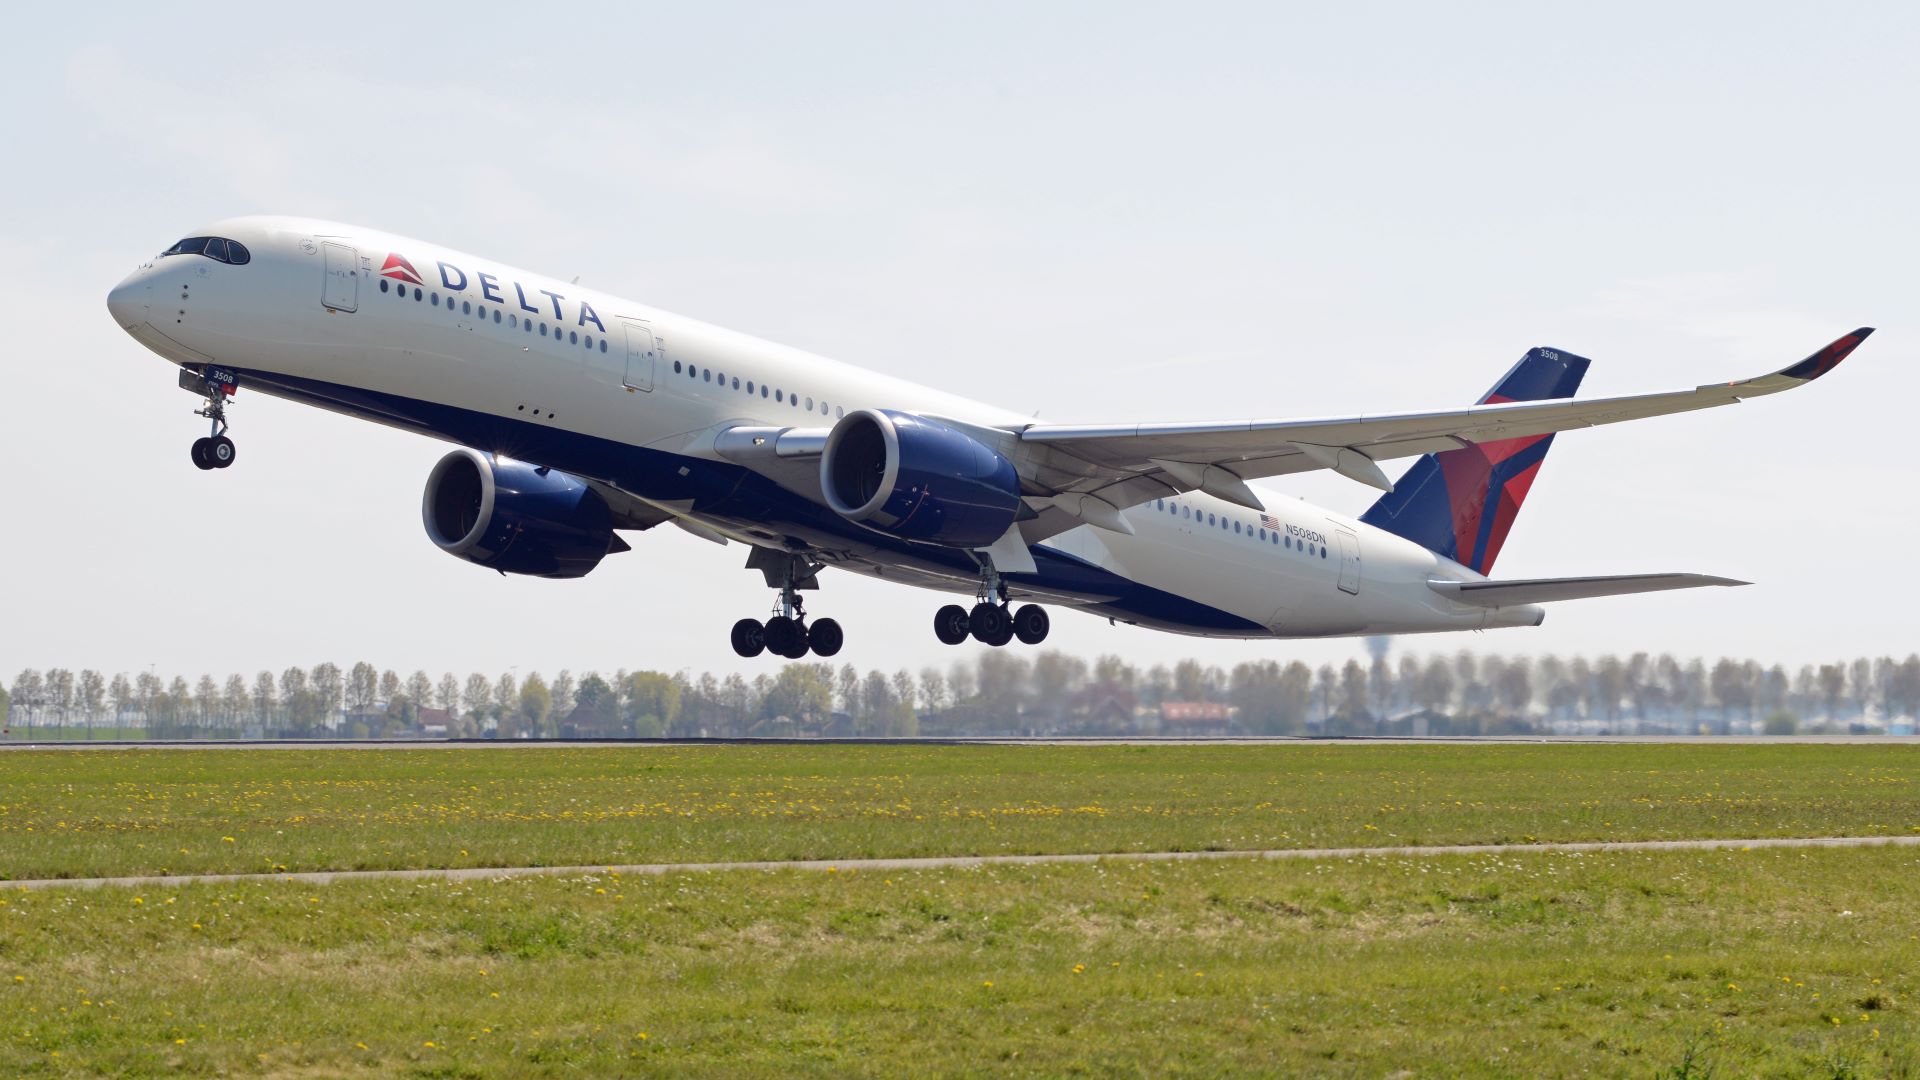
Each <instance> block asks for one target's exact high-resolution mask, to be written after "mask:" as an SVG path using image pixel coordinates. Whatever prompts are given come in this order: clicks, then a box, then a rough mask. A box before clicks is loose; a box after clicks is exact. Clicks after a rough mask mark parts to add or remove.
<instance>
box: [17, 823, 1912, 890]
mask: <svg viewBox="0 0 1920 1080" xmlns="http://www.w3.org/2000/svg"><path fill="white" fill-rule="evenodd" d="M1874 845H1898V846H1902V847H1907V846H1920V836H1808V837H1792V836H1789V837H1782V836H1774V837H1752V838H1739V837H1734V838H1728V839H1718V840H1619V841H1602V840H1595V841H1579V842H1569V843H1558V844H1554V843H1545V844H1434V845H1430V846H1422V847H1348V848H1271V849H1267V850H1264V851H1121V852H1104V853H1095V854H1058V855H941V856H927V857H922V858H908V859H797V860H790V861H780V860H766V861H749V862H707V863H636V864H632V865H627V866H484V867H461V868H457V869H437V870H435V869H429V870H316V871H309V872H304V873H292V874H172V875H150V876H137V877H99V878H44V879H40V880H31V881H7V882H0V888H5V889H63V888H64V889H91V888H99V887H101V886H105V885H122V886H129V885H137V886H141V887H143V888H166V887H168V886H173V885H190V884H193V883H196V882H200V883H223V882H245V881H295V882H303V883H307V884H313V885H326V884H330V883H332V882H336V881H359V880H366V879H374V878H397V879H402V880H404V879H420V878H443V879H447V880H453V881H472V880H489V879H493V878H508V877H528V876H532V875H536V874H545V875H561V876H565V875H582V874H604V873H617V874H684V873H697V872H702V871H708V872H710V871H722V870H815V871H826V870H833V871H853V870H929V869H941V868H946V867H969V866H1042V865H1047V864H1050V863H1091V862H1101V861H1112V862H1183V861H1197V860H1202V859H1354V858H1366V857H1378V856H1383V855H1384V856H1395V857H1416V858H1418V857H1428V856H1434V855H1505V854H1527V853H1532V852H1563V853H1564V852H1578V851H1706V850H1713V849H1717V848H1735V849H1739V850H1748V849H1759V848H1806V847H1870V846H1874Z"/></svg>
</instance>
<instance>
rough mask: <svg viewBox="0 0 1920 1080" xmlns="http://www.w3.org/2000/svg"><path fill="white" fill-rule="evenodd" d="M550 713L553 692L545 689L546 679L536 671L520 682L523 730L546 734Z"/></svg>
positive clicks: (551, 710) (551, 712)
mask: <svg viewBox="0 0 1920 1080" xmlns="http://www.w3.org/2000/svg"><path fill="white" fill-rule="evenodd" d="M551 715H553V694H552V693H551V692H550V691H548V690H547V680H545V679H543V678H541V677H540V673H539V672H537V671H536V672H534V673H533V674H531V675H528V676H527V681H526V682H523V683H521V684H520V722H521V723H522V724H524V725H525V727H524V730H526V731H530V732H533V733H534V734H535V735H546V734H547V733H548V732H547V718H548V717H549V716H551Z"/></svg>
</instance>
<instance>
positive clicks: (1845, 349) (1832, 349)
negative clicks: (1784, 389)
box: [1777, 326, 1873, 382]
mask: <svg viewBox="0 0 1920 1080" xmlns="http://www.w3.org/2000/svg"><path fill="white" fill-rule="evenodd" d="M1871 333H1873V327H1871V326H1863V327H1861V328H1860V329H1858V330H1855V331H1854V332H1853V333H1851V334H1848V335H1846V336H1844V337H1841V338H1838V339H1836V340H1835V341H1833V342H1832V343H1830V344H1828V345H1827V347H1826V348H1824V349H1821V350H1820V351H1819V352H1817V353H1814V354H1813V355H1812V356H1809V357H1807V358H1806V359H1805V360H1802V361H1800V362H1799V363H1797V364H1795V365H1793V366H1792V367H1790V368H1784V369H1782V370H1781V371H1779V372H1777V374H1780V375H1785V376H1786V377H1787V378H1789V379H1800V380H1802V381H1804V382H1812V381H1813V380H1815V379H1817V378H1819V377H1820V376H1822V375H1825V374H1826V373H1827V372H1829V371H1832V370H1833V369H1834V368H1837V367H1839V366H1840V361H1842V360H1845V359H1846V358H1847V354H1848V353H1851V352H1852V351H1853V350H1855V349H1857V348H1859V347H1860V343H1861V342H1863V341H1865V340H1867V335H1869V334H1871Z"/></svg>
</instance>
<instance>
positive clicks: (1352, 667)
mask: <svg viewBox="0 0 1920 1080" xmlns="http://www.w3.org/2000/svg"><path fill="white" fill-rule="evenodd" d="M1340 712H1341V714H1342V715H1343V716H1345V717H1346V719H1347V721H1348V722H1349V723H1357V722H1358V721H1360V720H1361V719H1363V718H1370V714H1369V713H1368V712H1367V669H1366V668H1363V667H1361V666H1360V661H1358V660H1349V661H1347V662H1346V664H1345V666H1343V667H1342V668H1341V669H1340Z"/></svg>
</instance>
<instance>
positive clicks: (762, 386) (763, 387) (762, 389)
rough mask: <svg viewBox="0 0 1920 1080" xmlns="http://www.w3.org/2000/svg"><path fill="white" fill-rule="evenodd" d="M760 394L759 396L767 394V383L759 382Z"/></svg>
mask: <svg viewBox="0 0 1920 1080" xmlns="http://www.w3.org/2000/svg"><path fill="white" fill-rule="evenodd" d="M760 396H761V397H766V396H767V384H766V383H761V384H760Z"/></svg>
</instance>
